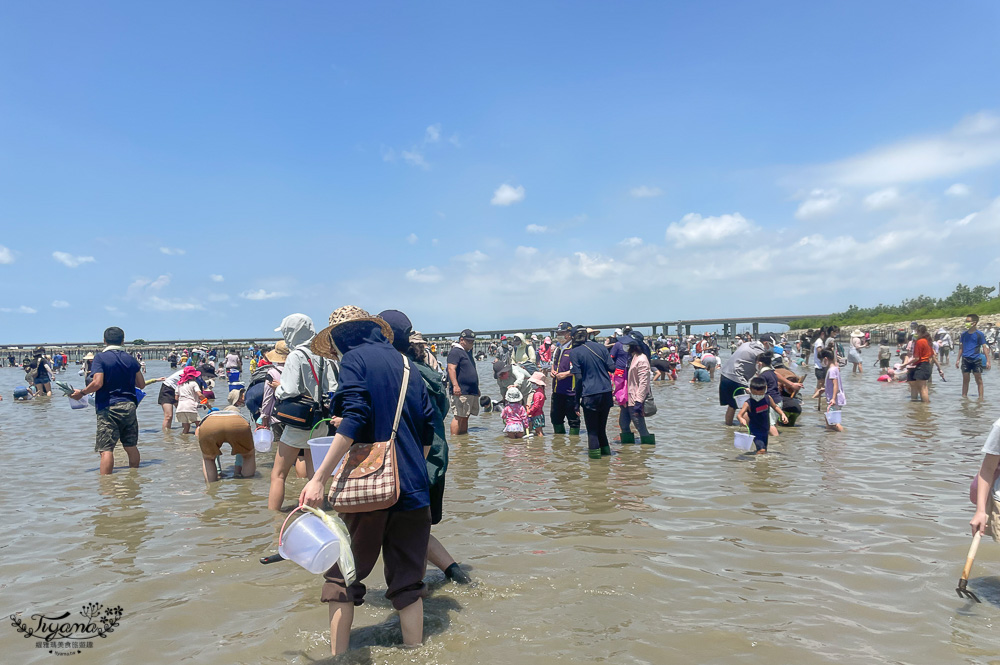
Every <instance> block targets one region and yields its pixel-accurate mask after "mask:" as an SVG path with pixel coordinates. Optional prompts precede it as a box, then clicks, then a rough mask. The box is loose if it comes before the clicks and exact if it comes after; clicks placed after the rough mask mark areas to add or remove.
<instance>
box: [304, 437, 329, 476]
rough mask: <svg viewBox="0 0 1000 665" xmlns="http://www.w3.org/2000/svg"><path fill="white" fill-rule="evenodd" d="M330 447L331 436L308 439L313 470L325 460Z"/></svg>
mask: <svg viewBox="0 0 1000 665" xmlns="http://www.w3.org/2000/svg"><path fill="white" fill-rule="evenodd" d="M331 445H333V437H332V436H318V437H316V438H315V439H309V451H310V452H311V453H312V458H313V468H314V469H318V468H319V466H320V464H322V463H323V460H325V459H326V454H327V453H328V452H330V446H331Z"/></svg>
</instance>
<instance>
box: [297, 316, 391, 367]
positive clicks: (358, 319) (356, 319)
mask: <svg viewBox="0 0 1000 665" xmlns="http://www.w3.org/2000/svg"><path fill="white" fill-rule="evenodd" d="M366 321H367V322H369V323H373V324H375V325H377V326H378V327H379V328H380V329H381V330H382V334H383V335H384V336H385V338H386V339H387V340H389V343H390V344H391V343H392V328H390V327H389V324H388V323H386V322H385V321H383V320H382V319H380V318H379V317H377V316H372V315H371V314H369V313H368V312H366V311H365V310H363V309H361V308H360V307H355V306H354V305H344V306H343V307H338V308H337V309H335V310H333V313H332V314H330V325H328V326H327V327H326V328H323V330H321V331H319V333H317V334H316V337H315V338H313V341H312V344H311V345H310V347H309V348H311V349H312V350H313V353H315V354H318V355H321V356H323V357H324V358H336V357H337V353H336V351H335V350H334V348H333V340H331V339H330V333H332V332H333V331H334V330H335V329H336V328H339V327H340V326H342V325H345V324H348V323H363V322H366Z"/></svg>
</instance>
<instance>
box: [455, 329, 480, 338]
mask: <svg viewBox="0 0 1000 665" xmlns="http://www.w3.org/2000/svg"><path fill="white" fill-rule="evenodd" d="M458 338H459V339H476V333H474V332H472V331H471V330H469V329H468V328H466V329H465V330H463V331H462V333H461V334H460V335H459V336H458Z"/></svg>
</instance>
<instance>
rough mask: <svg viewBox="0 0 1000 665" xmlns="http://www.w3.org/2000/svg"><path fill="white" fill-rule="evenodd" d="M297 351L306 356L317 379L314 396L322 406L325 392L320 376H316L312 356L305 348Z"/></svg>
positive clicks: (321, 369) (321, 368)
mask: <svg viewBox="0 0 1000 665" xmlns="http://www.w3.org/2000/svg"><path fill="white" fill-rule="evenodd" d="M296 351H302V355H304V356H305V357H306V362H308V363H309V369H310V370H312V375H313V378H314V379H316V394H315V395H314V396H313V401H315V402H316V404H317V405H319V406H321V407H322V405H323V398H322V397H321V395H322V393H323V384H322V383H320V381H319V377H318V376H316V367H315V366H313V361H312V358H310V357H309V354H308V353H306V352H305V350H304V349H296ZM322 371H323V367H322V365H321V366H320V373H322Z"/></svg>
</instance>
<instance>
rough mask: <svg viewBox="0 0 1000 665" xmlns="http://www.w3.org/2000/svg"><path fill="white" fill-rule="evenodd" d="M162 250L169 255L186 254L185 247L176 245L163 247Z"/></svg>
mask: <svg viewBox="0 0 1000 665" xmlns="http://www.w3.org/2000/svg"><path fill="white" fill-rule="evenodd" d="M160 252H162V253H163V254H166V255H167V256H180V255H181V254H184V250H183V249H179V248H175V247H161V248H160Z"/></svg>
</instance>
